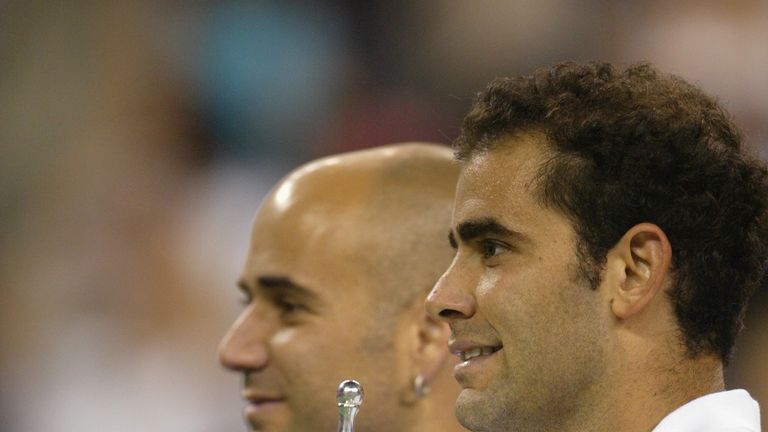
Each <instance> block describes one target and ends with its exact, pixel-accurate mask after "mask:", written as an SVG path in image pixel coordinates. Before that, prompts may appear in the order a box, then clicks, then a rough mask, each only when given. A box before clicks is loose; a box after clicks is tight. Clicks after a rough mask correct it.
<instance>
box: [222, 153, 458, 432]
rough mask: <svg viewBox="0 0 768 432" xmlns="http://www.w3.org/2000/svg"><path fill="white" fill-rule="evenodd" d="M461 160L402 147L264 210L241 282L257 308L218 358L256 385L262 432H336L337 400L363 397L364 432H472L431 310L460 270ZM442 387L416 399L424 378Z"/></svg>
mask: <svg viewBox="0 0 768 432" xmlns="http://www.w3.org/2000/svg"><path fill="white" fill-rule="evenodd" d="M457 174H458V167H457V166H456V164H455V163H454V162H453V161H452V156H451V152H450V151H449V150H448V149H446V148H442V147H437V146H432V145H417V144H411V145H400V146H389V147H384V148H377V149H374V150H366V151H361V152H355V153H350V154H345V155H341V156H336V157H331V158H326V159H321V160H318V161H316V162H312V163H310V164H308V165H305V166H303V167H301V168H299V169H297V170H296V171H294V172H293V173H291V174H290V175H289V176H288V177H287V178H286V179H284V180H283V181H282V182H281V183H280V184H278V185H277V187H276V188H275V189H274V190H273V192H272V193H271V194H270V196H269V197H268V198H267V199H266V200H265V201H264V203H263V204H262V207H261V208H260V209H259V211H258V213H257V215H256V218H255V221H254V225H253V231H252V240H251V247H250V252H249V255H248V258H247V261H246V265H245V268H244V270H243V273H242V278H241V283H240V286H241V289H242V290H243V292H244V293H245V296H246V301H247V306H246V308H245V310H244V311H243V313H242V314H241V316H240V317H239V318H238V320H237V321H236V322H235V323H234V324H233V326H232V328H231V329H230V331H229V332H228V334H227V335H226V336H225V338H224V340H223V341H222V343H221V346H220V359H221V362H222V364H224V365H225V366H226V367H228V368H230V369H232V370H235V371H238V372H241V373H242V374H243V375H244V390H243V396H244V398H246V399H247V400H248V402H249V403H248V406H247V407H246V412H245V416H246V419H247V421H248V423H249V425H250V427H251V429H252V430H258V431H309V430H335V428H336V424H337V416H338V414H337V413H338V411H337V409H336V402H335V390H336V387H337V386H338V384H339V382H341V381H342V380H344V379H348V378H353V379H356V380H358V381H359V382H360V383H361V384H362V385H363V388H364V391H365V401H364V404H363V407H362V408H361V410H360V413H359V415H358V417H357V419H356V431H383V430H393V431H394V430H398V431H408V430H414V431H415V430H435V431H444V430H448V431H451V430H460V427H459V425H458V424H457V423H456V421H455V419H453V418H451V417H450V416H445V415H444V407H445V406H450V405H451V404H452V403H453V401H454V400H455V397H456V394H457V393H458V390H459V389H458V387H457V386H456V384H455V383H454V382H452V380H451V378H450V369H451V368H452V366H453V362H451V361H449V358H448V357H449V355H448V352H447V350H446V342H447V337H448V330H447V326H445V325H444V324H441V323H438V322H436V321H434V320H432V319H430V318H428V317H427V316H426V313H425V312H424V310H423V298H424V296H425V295H426V293H427V292H428V291H429V289H430V288H431V287H432V285H433V284H434V282H435V281H436V280H437V278H438V277H439V275H440V273H441V272H442V271H443V270H444V269H445V267H446V266H447V265H448V263H449V262H450V256H451V251H450V249H448V248H447V247H446V246H445V242H444V236H445V229H446V227H447V226H448V223H449V219H450V209H451V203H452V198H453V193H454V185H455V182H456V177H457ZM417 374H422V375H423V376H424V377H425V378H426V380H427V383H428V385H429V386H430V388H431V391H430V393H429V394H428V395H427V396H426V397H423V398H418V397H416V395H415V392H414V390H413V384H412V383H413V380H414V378H415V377H416V375H417Z"/></svg>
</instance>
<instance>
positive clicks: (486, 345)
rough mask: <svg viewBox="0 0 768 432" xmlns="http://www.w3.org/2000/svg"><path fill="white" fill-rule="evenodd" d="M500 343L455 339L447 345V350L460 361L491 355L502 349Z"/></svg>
mask: <svg viewBox="0 0 768 432" xmlns="http://www.w3.org/2000/svg"><path fill="white" fill-rule="evenodd" d="M502 346H503V345H502V344H501V343H496V342H479V341H473V340H469V339H455V340H451V341H450V342H449V343H448V349H449V350H450V351H451V354H453V355H455V356H458V357H459V358H461V360H468V359H470V358H473V357H477V356H478V355H488V354H492V353H494V352H496V351H498V350H500V349H501V348H502Z"/></svg>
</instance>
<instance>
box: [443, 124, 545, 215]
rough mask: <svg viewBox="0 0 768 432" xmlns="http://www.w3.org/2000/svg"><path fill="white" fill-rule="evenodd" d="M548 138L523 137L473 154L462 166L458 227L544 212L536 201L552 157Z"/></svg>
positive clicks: (457, 213) (457, 198)
mask: <svg viewBox="0 0 768 432" xmlns="http://www.w3.org/2000/svg"><path fill="white" fill-rule="evenodd" d="M550 155H551V153H550V150H549V149H548V147H547V145H546V142H545V141H544V138H543V137H541V136H539V135H523V136H518V137H513V138H510V139H509V140H507V141H505V142H504V143H502V144H500V145H499V146H498V147H496V148H494V149H493V150H490V151H485V152H482V153H479V154H476V155H473V156H472V157H471V158H470V159H469V160H467V161H466V162H465V163H464V165H463V166H462V170H461V174H460V176H459V181H458V185H457V189H456V202H455V207H454V224H456V223H460V222H461V221H462V220H469V219H481V218H488V217H493V218H497V219H499V220H504V219H508V220H515V219H524V218H526V217H528V218H530V217H533V213H536V212H538V211H541V210H544V209H543V207H542V206H541V205H540V203H539V202H538V200H537V199H536V188H537V182H538V174H539V170H540V167H541V166H542V164H544V163H545V162H546V161H547V160H548V159H549V157H550Z"/></svg>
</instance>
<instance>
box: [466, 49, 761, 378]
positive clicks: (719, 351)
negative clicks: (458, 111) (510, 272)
mask: <svg viewBox="0 0 768 432" xmlns="http://www.w3.org/2000/svg"><path fill="white" fill-rule="evenodd" d="M532 132H538V133H543V134H544V136H545V137H546V139H547V142H548V144H549V145H550V146H551V147H552V148H553V149H554V150H555V152H554V153H555V156H554V157H553V158H552V159H551V160H550V161H549V162H548V163H546V164H545V165H544V166H543V167H542V169H541V171H540V177H539V180H540V182H539V183H538V186H539V188H538V190H539V192H540V199H541V202H542V203H543V204H544V205H547V206H550V207H552V208H556V209H558V210H559V211H561V212H563V214H565V215H566V216H568V217H569V218H570V220H571V221H572V223H573V225H574V229H575V230H576V232H577V234H578V235H579V238H580V244H579V247H580V250H581V251H582V252H581V254H583V255H585V257H586V258H588V260H587V261H588V263H587V264H585V267H586V266H590V267H591V269H590V270H588V273H590V274H591V275H592V277H590V278H589V280H590V281H591V282H592V284H593V287H596V282H597V279H598V278H599V274H598V271H599V269H600V267H601V265H602V263H604V260H605V256H606V253H607V252H608V250H609V249H610V248H611V247H613V246H614V245H615V244H616V242H617V241H618V240H619V239H620V238H621V237H622V236H623V235H624V233H625V232H626V231H627V230H628V229H630V228H631V227H632V226H634V225H636V224H638V223H641V222H651V223H654V224H656V225H658V226H659V227H661V228H662V230H663V231H664V232H665V233H666V235H667V237H668V238H669V240H670V243H671V244H672V250H673V256H672V268H673V275H674V281H673V285H672V287H671V289H670V290H669V291H668V295H669V298H670V300H671V302H672V304H673V306H674V311H675V314H676V317H677V323H678V326H679V328H680V330H681V337H682V342H684V344H685V346H686V348H687V352H688V354H689V355H690V356H691V357H697V356H699V355H701V354H705V353H711V354H716V355H719V356H720V358H721V359H722V360H723V362H724V363H726V364H727V363H728V360H729V356H730V352H731V350H732V347H733V344H734V342H735V339H736V336H737V335H738V333H739V331H740V330H741V328H742V326H743V325H742V319H743V315H744V312H745V309H746V305H747V303H748V301H749V298H750V297H751V295H752V293H753V292H754V291H755V289H756V287H757V286H758V285H760V283H761V279H762V276H763V275H764V273H765V270H766V260H767V258H768V247H767V245H768V212H767V209H768V173H767V171H766V168H765V165H764V164H763V163H761V162H759V161H758V160H757V159H755V158H752V157H750V156H748V155H747V154H746V153H745V152H744V151H743V150H742V148H741V147H742V144H741V142H742V139H741V136H740V134H739V132H738V130H737V128H736V127H735V125H734V124H733V122H732V121H731V119H730V117H729V115H728V114H727V113H726V112H725V111H724V110H723V108H721V107H720V105H719V104H718V103H717V102H716V101H715V100H714V99H713V98H712V97H709V96H707V95H705V94H704V93H703V92H702V91H701V90H700V89H699V88H697V87H695V86H693V85H691V84H689V83H687V82H685V81H683V80H682V79H681V78H678V77H675V76H670V75H665V74H661V73H659V72H658V71H656V70H655V69H654V68H653V67H652V66H651V65H649V64H639V65H634V66H631V67H629V68H627V69H625V70H623V71H621V70H618V69H617V68H615V67H614V66H612V65H610V64H606V63H590V64H586V65H580V64H575V63H562V64H558V65H555V66H553V67H551V68H544V69H539V70H537V71H535V72H534V73H533V74H532V75H529V76H523V77H517V78H500V79H496V80H494V81H492V82H491V83H490V84H489V85H488V87H487V88H486V89H485V90H484V91H483V92H481V93H480V94H478V96H477V98H476V99H475V102H474V104H473V106H472V108H471V110H470V112H469V113H468V114H467V116H466V117H465V118H464V123H463V126H462V131H461V135H460V136H459V138H458V139H457V140H456V141H455V148H456V150H457V153H456V154H457V157H458V159H460V160H466V159H468V158H471V157H472V155H474V154H476V153H481V152H486V151H491V150H493V148H495V147H496V146H498V145H504V143H505V142H506V141H508V140H507V139H508V138H510V137H511V136H514V135H515V134H522V133H532Z"/></svg>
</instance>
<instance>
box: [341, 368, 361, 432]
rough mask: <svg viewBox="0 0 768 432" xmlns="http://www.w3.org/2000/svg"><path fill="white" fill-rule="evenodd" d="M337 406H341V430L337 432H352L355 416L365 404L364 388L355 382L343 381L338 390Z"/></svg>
mask: <svg viewBox="0 0 768 432" xmlns="http://www.w3.org/2000/svg"><path fill="white" fill-rule="evenodd" d="M336 404H337V405H338V406H339V428H338V429H337V432H352V430H353V428H354V425H355V416H356V415H357V412H358V411H360V405H362V404H363V387H362V386H360V383H359V382H357V381H354V380H346V381H342V382H341V384H339V388H338V390H336Z"/></svg>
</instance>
